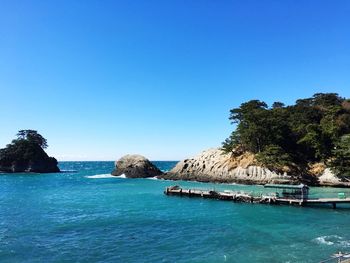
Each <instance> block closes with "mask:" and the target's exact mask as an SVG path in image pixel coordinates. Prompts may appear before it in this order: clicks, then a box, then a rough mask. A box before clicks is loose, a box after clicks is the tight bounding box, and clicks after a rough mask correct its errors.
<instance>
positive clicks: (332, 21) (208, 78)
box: [0, 0, 350, 160]
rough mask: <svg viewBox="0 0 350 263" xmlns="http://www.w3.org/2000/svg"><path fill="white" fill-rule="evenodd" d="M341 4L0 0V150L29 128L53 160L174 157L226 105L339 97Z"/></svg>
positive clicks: (220, 132) (216, 121) (194, 146)
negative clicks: (44, 141)
mask: <svg viewBox="0 0 350 263" xmlns="http://www.w3.org/2000/svg"><path fill="white" fill-rule="evenodd" d="M349 14H350V1H347V0H344V1H340V0H329V1H322V0H313V1H311V0H294V1H291V0H283V1H281V0H273V1H272V0H264V1H261V0H256V1H252V0H241V1H233V0H232V1H225V0H223V1H216V0H212V1H204V0H203V1H199V0H192V1H191V0H190V1H189V0H182V1H181V0H173V1H171V0H169V1H168V0H167V1H165V0H158V1H154V0H150V1H144V0H142V1H137V0H133V1H119V0H114V1H106V0H104V1H99V0H96V1H89V0H82V1H76V0H67V1H61V0H56V1H44V0H41V1H25V0H23V1H16V0H8V1H5V0H0V94H1V97H0V98H1V102H0V119H1V129H0V147H1V148H2V147H4V146H5V145H6V144H7V143H8V142H10V141H11V140H12V139H13V138H14V135H15V134H16V132H17V130H19V129H36V130H38V131H39V132H40V133H41V134H42V135H43V136H44V137H46V138H47V139H48V143H49V146H50V147H49V148H48V153H49V154H50V155H53V156H55V157H56V158H57V159H59V160H115V159H116V158H119V157H120V156H122V155H124V154H126V153H140V154H143V155H145V156H147V157H148V158H150V159H152V160H178V159H182V158H184V157H188V156H191V155H193V154H196V153H197V152H199V151H201V150H203V149H206V148H209V147H216V146H219V145H220V144H221V142H222V141H223V140H224V139H225V138H226V137H227V136H228V135H229V133H230V132H231V130H232V128H233V127H232V126H231V125H230V123H229V121H228V113H229V109H231V108H233V107H237V106H239V105H240V104H241V103H242V102H244V101H247V100H250V99H260V100H263V101H265V102H267V103H268V104H271V103H272V102H274V101H282V102H285V103H286V104H291V103H294V102H295V100H296V99H298V98H303V97H310V96H312V94H314V93H316V92H337V93H339V94H340V95H341V96H343V97H350V15H349Z"/></svg>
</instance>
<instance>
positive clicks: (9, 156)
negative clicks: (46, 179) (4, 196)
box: [0, 141, 60, 173]
mask: <svg viewBox="0 0 350 263" xmlns="http://www.w3.org/2000/svg"><path fill="white" fill-rule="evenodd" d="M0 172H5V173H23V172H25V173H57V172H60V169H59V168H58V166H57V160H56V159H55V158H53V157H49V156H48V155H47V154H46V152H45V151H44V150H43V149H42V148H41V147H40V146H39V145H37V144H33V143H30V142H26V141H21V143H16V144H13V145H11V147H10V148H5V149H1V154H0Z"/></svg>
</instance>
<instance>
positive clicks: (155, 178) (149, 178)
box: [146, 176, 159, 180]
mask: <svg viewBox="0 0 350 263" xmlns="http://www.w3.org/2000/svg"><path fill="white" fill-rule="evenodd" d="M146 179H148V180H159V179H158V178H157V176H154V177H147V178H146Z"/></svg>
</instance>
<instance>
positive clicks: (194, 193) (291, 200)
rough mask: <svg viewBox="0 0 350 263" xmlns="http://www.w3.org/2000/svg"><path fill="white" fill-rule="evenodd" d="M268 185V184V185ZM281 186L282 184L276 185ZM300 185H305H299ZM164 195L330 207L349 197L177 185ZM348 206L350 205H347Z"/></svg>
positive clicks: (349, 202) (346, 201)
mask: <svg viewBox="0 0 350 263" xmlns="http://www.w3.org/2000/svg"><path fill="white" fill-rule="evenodd" d="M269 187H270V186H269ZM278 187H282V186H278ZM301 187H305V186H299V188H300V189H301ZM299 188H298V186H283V189H284V190H285V189H293V190H294V189H299ZM164 194H166V195H175V196H187V197H201V198H209V199H217V200H225V201H233V202H243V203H260V204H282V205H299V206H307V205H322V204H329V205H330V206H331V207H332V208H336V207H337V204H350V198H308V192H307V194H306V195H302V196H300V195H299V194H300V192H299V191H295V190H294V192H292V193H291V192H288V193H287V194H286V192H285V191H284V195H282V196H279V195H278V193H274V194H272V195H271V194H270V195H263V194H262V195H259V196H254V195H252V194H250V193H245V192H242V191H229V190H225V191H214V190H202V189H184V188H181V187H179V186H170V187H167V188H166V189H165V191H164ZM349 208H350V207H349Z"/></svg>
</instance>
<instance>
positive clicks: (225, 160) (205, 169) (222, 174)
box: [161, 148, 296, 184]
mask: <svg viewBox="0 0 350 263" xmlns="http://www.w3.org/2000/svg"><path fill="white" fill-rule="evenodd" d="M161 178H163V179H173V180H194V181H201V182H219V183H244V184H266V183H296V180H295V178H293V177H292V176H290V175H287V174H280V173H278V172H275V171H271V170H269V169H267V168H264V167H261V166H258V165H257V164H256V162H255V158H254V155H253V154H249V153H243V154H242V155H240V156H237V157H232V156H231V155H230V154H226V153H224V152H223V151H222V150H220V149H216V148H214V149H209V150H206V151H203V152H202V153H200V154H199V155H197V156H195V157H193V158H191V159H186V160H183V161H180V162H179V163H178V164H177V165H176V166H175V167H174V168H173V169H172V170H171V171H170V172H168V173H166V174H164V175H162V176H161Z"/></svg>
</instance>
